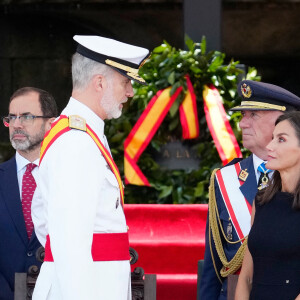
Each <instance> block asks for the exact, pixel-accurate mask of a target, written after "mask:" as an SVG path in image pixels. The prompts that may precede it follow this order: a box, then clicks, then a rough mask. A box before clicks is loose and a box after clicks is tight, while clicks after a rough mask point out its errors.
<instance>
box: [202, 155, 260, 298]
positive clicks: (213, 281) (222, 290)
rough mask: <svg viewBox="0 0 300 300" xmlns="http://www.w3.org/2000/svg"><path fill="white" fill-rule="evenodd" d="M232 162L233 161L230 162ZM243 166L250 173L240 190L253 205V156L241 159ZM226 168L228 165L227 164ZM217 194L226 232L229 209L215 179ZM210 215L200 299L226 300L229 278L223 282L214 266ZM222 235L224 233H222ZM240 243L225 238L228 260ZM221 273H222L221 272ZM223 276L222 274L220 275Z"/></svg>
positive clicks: (254, 182)
mask: <svg viewBox="0 0 300 300" xmlns="http://www.w3.org/2000/svg"><path fill="white" fill-rule="evenodd" d="M230 164H232V163H230ZM240 164H241V168H242V169H243V170H245V169H247V172H248V173H249V175H248V177H247V179H246V181H245V182H244V183H243V185H241V187H240V190H241V192H242V193H243V195H244V196H245V198H246V199H247V200H248V202H249V203H250V204H251V205H252V202H253V200H254V198H255V195H256V193H257V182H256V175H255V171H254V167H253V156H252V155H251V156H249V157H248V158H246V159H243V160H242V161H240ZM225 168H226V166H225ZM215 195H216V201H217V206H218V211H219V216H220V219H221V222H222V227H223V230H224V232H225V233H226V231H227V226H228V222H229V214H228V212H227V209H226V207H225V204H224V201H223V200H222V197H221V192H220V190H219V186H218V184H217V183H216V180H215ZM208 222H209V221H208V217H207V224H206V234H205V254H204V265H203V271H202V277H201V282H200V299H201V300H226V299H227V279H224V280H223V283H222V284H221V283H220V281H219V279H218V277H217V275H216V272H215V269H214V266H213V261H212V257H211V253H210V248H209V237H208V234H209V232H208V228H209V227H208ZM221 236H222V235H221ZM232 237H233V239H232V241H237V240H238V236H237V233H236V231H235V229H234V226H233V227H232ZM212 244H213V246H212V248H213V253H214V259H215V263H216V267H217V269H218V271H219V272H220V270H221V267H222V263H221V261H220V259H219V257H218V254H217V251H216V249H215V246H214V242H213V241H212ZM239 246H240V244H229V243H227V242H226V241H225V240H224V239H223V249H224V252H225V254H226V257H227V260H228V261H229V260H231V259H232V258H233V256H234V255H235V253H236V252H237V250H238V248H239ZM219 274H220V273H219ZM220 277H221V276H220Z"/></svg>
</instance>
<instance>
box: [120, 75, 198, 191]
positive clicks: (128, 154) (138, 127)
mask: <svg viewBox="0 0 300 300" xmlns="http://www.w3.org/2000/svg"><path fill="white" fill-rule="evenodd" d="M186 80H187V87H188V91H187V94H186V96H185V98H184V100H183V102H182V104H181V105H180V107H179V113H180V121H181V125H182V135H183V138H185V139H192V138H197V137H198V136H199V124H198V123H199V122H198V113H197V103H196V96H195V94H194V90H193V85H192V83H191V81H190V79H189V77H188V76H186ZM170 91H171V88H170V87H169V88H167V89H164V90H160V91H158V92H157V94H156V95H155V96H154V97H153V98H152V99H151V100H150V102H149V104H148V105H147V107H146V109H145V110H144V111H143V113H142V115H141V116H140V118H139V119H138V121H137V123H136V124H135V125H134V127H133V129H132V130H131V132H130V134H129V135H128V137H127V138H126V140H125V143H124V153H125V154H124V156H125V158H124V172H125V183H126V184H136V185H146V186H150V183H149V181H148V179H147V178H146V177H145V175H144V174H143V173H142V171H141V169H140V168H139V167H138V165H137V161H138V159H139V157H140V156H141V154H142V153H143V151H144V150H145V149H146V147H147V146H148V144H149V143H150V141H151V139H152V137H153V136H154V134H155V133H156V131H157V129H158V128H159V126H160V124H161V123H162V121H163V120H164V118H165V117H166V115H167V113H168V111H169V110H170V108H171V106H172V105H173V103H174V101H175V100H176V98H177V97H178V95H179V94H180V93H181V91H182V87H179V88H178V89H177V90H176V91H175V93H174V94H173V95H172V96H170Z"/></svg>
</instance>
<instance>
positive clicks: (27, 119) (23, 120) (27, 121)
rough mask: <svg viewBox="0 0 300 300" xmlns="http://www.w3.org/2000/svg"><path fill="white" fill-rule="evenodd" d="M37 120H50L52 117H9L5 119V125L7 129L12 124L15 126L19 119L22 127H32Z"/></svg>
mask: <svg viewBox="0 0 300 300" xmlns="http://www.w3.org/2000/svg"><path fill="white" fill-rule="evenodd" d="M37 118H42V119H49V118H51V117H46V116H34V115H22V116H7V117H3V118H2V119H3V124H4V126H5V127H8V126H9V125H10V124H14V123H15V121H16V119H19V121H20V123H21V124H22V125H30V124H33V122H34V120H35V119H37Z"/></svg>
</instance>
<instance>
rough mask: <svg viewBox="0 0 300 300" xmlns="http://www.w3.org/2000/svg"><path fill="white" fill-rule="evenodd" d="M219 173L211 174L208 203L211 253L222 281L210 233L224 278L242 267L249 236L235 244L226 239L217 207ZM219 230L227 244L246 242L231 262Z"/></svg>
mask: <svg viewBox="0 0 300 300" xmlns="http://www.w3.org/2000/svg"><path fill="white" fill-rule="evenodd" d="M217 171H218V169H215V170H213V172H212V174H211V178H210V186H209V202H208V211H209V246H210V252H211V257H212V259H213V264H214V268H215V271H216V273H217V276H218V278H219V280H220V281H221V279H220V277H219V272H218V270H217V269H216V265H215V261H214V256H213V251H212V245H211V235H210V231H211V232H212V237H213V241H214V244H215V248H216V250H217V253H218V256H219V258H220V260H221V262H222V264H223V267H222V269H221V271H220V274H221V276H222V277H227V276H228V275H230V274H234V273H235V272H236V271H237V270H238V269H239V268H240V267H241V265H242V262H243V258H244V254H245V248H246V245H247V240H248V236H246V237H244V238H242V239H240V240H238V241H235V242H231V241H229V240H228V239H227V238H226V235H225V233H224V230H223V228H222V224H221V220H220V216H219V212H218V207H217V201H216V196H215V174H216V172H217ZM219 228H221V232H222V235H223V237H224V238H225V240H226V242H228V243H230V244H237V243H240V242H242V241H244V242H243V243H242V244H241V246H240V247H239V249H238V251H237V252H236V254H235V255H234V257H233V258H232V259H231V260H230V261H228V260H227V257H226V255H225V252H224V249H223V244H222V240H221V236H220V230H219ZM221 282H222V281H221Z"/></svg>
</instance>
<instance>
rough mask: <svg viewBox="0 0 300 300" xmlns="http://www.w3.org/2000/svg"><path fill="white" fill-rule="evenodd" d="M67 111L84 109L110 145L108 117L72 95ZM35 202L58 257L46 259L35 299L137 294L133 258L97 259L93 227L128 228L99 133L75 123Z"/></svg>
mask: <svg viewBox="0 0 300 300" xmlns="http://www.w3.org/2000/svg"><path fill="white" fill-rule="evenodd" d="M62 115H66V116H69V115H79V116H81V117H82V118H84V119H85V120H86V122H87V124H88V125H89V126H90V127H91V128H92V129H93V131H94V132H95V133H96V134H97V135H98V137H99V138H100V140H101V142H102V143H103V145H104V146H106V147H108V145H107V142H106V138H105V136H104V122H103V120H101V119H100V118H99V117H98V116H97V115H96V114H95V113H94V112H93V111H91V110H90V109H89V108H88V107H87V106H85V105H84V104H82V103H80V102H79V101H77V100H75V99H73V98H71V99H70V102H69V103H68V105H67V107H66V108H65V109H64V110H63V112H62ZM39 176H40V177H39V181H38V187H37V191H36V193H37V195H36V196H37V197H36V200H35V201H34V202H33V203H32V215H33V221H34V225H35V231H36V235H37V237H38V239H39V240H40V242H41V244H42V245H45V240H46V236H47V235H48V234H49V235H50V240H51V250H52V254H53V259H54V262H44V263H43V265H42V268H41V272H40V275H39V277H38V280H37V283H36V287H35V290H34V295H33V300H46V299H48V300H77V299H78V300H106V299H107V300H122V299H124V300H127V299H131V291H130V290H131V289H130V286H131V285H130V264H129V261H97V262H94V261H93V260H92V256H91V245H92V239H93V233H121V232H126V231H127V226H126V221H125V216H124V211H123V208H122V205H121V199H120V190H119V186H118V182H117V179H116V178H115V176H114V174H113V173H112V171H111V169H110V168H109V166H108V164H107V162H106V160H105V159H104V157H103V156H102V154H101V152H100V150H99V148H98V147H97V146H96V144H95V142H94V141H93V139H92V138H91V137H90V136H89V135H88V134H87V133H86V132H83V131H80V130H75V129H72V130H70V131H68V132H66V133H64V134H63V135H61V136H60V137H59V138H58V139H57V140H55V141H54V143H53V144H52V145H51V146H50V148H49V149H48V151H47V153H46V155H45V157H44V158H43V161H42V163H41V166H40V169H39Z"/></svg>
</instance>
